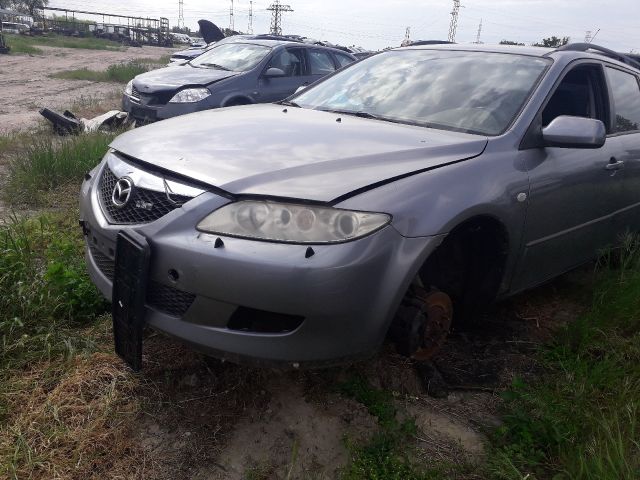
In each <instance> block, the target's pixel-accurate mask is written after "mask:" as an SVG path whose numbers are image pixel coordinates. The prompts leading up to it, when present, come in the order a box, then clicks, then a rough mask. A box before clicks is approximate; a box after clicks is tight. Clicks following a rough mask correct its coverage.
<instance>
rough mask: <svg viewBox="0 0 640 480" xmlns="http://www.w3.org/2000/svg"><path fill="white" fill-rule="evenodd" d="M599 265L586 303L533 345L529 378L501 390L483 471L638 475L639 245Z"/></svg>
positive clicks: (588, 478)
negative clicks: (536, 362)
mask: <svg viewBox="0 0 640 480" xmlns="http://www.w3.org/2000/svg"><path fill="white" fill-rule="evenodd" d="M613 258H614V256H607V258H606V259H605V261H604V262H601V264H600V265H599V268H598V271H597V273H596V275H597V283H596V285H597V286H596V289H595V294H594V302H593V306H592V308H591V310H590V312H588V313H587V314H586V315H584V316H583V317H582V318H580V319H578V320H577V321H575V322H574V323H572V324H570V325H568V326H567V327H566V328H565V329H564V331H562V332H560V333H559V334H558V338H557V340H556V341H555V342H554V343H553V344H551V345H550V346H548V347H547V348H546V349H545V350H544V351H543V352H541V356H542V361H543V364H544V365H545V367H546V372H545V374H544V376H543V377H542V378H541V379H540V380H539V381H538V382H537V383H534V384H524V383H522V382H520V381H516V382H514V384H513V386H512V388H511V389H510V390H509V391H508V392H506V394H505V400H506V410H505V413H504V420H505V425H504V426H503V427H501V428H500V429H499V430H498V431H497V432H496V436H495V439H494V441H495V445H496V448H495V451H494V453H493V455H492V457H491V459H490V461H489V470H490V474H491V475H492V476H493V477H494V478H500V479H521V478H523V477H525V476H526V475H529V478H531V479H533V478H550V477H553V478H554V479H557V480H561V479H578V480H596V479H598V480H609V479H611V480H614V479H615V480H624V479H629V480H631V479H636V478H640V249H639V248H638V241H637V238H635V239H634V238H632V237H630V238H628V239H627V240H626V241H625V242H624V246H623V248H622V250H621V251H620V252H617V254H616V255H615V261H614V260H613Z"/></svg>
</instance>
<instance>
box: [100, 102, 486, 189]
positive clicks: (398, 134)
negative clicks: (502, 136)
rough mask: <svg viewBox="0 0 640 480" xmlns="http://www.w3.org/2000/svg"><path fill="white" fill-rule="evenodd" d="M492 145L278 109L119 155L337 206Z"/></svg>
mask: <svg viewBox="0 0 640 480" xmlns="http://www.w3.org/2000/svg"><path fill="white" fill-rule="evenodd" d="M486 145H487V138H485V137H481V136H477V135H469V134H464V133H455V132H447V131H443V130H434V129H428V128H423V127H415V126H408V125H400V124H394V123H389V122H384V121H379V120H370V119H363V118H358V117H354V116H346V115H337V114H333V113H327V112H321V111H317V110H308V109H301V108H293V107H288V108H285V107H283V106H278V105H250V106H245V107H233V108H225V109H218V110H216V111H205V112H198V113H194V114H190V115H184V116H181V117H176V118H173V119H170V120H164V121H162V122H158V123H154V124H151V125H148V126H146V127H142V128H138V129H135V130H132V131H130V132H127V133H125V134H123V135H121V136H119V137H118V138H116V139H115V140H114V141H113V142H112V144H111V147H112V148H114V149H115V150H116V151H118V152H121V153H123V154H125V155H127V156H130V157H132V158H135V159H137V160H139V161H142V162H145V163H148V164H152V165H155V166H157V167H159V168H161V169H164V170H168V171H172V172H175V173H177V174H180V175H183V176H186V177H189V178H192V179H194V180H198V181H199V182H204V183H206V184H209V185H211V186H213V187H217V188H220V189H222V190H225V191H227V192H229V193H232V194H243V195H249V194H255V195H267V196H277V197H287V198H298V199H307V200H314V201H319V202H330V201H332V200H334V199H337V198H338V197H343V196H345V195H348V194H349V193H351V192H354V191H356V190H361V189H364V188H367V187H370V186H372V185H375V184H379V183H381V182H386V181H389V180H392V179H394V178H398V177H402V176H406V175H410V174H413V173H417V172H421V171H425V170H429V169H432V168H435V167H438V166H441V165H445V164H448V163H454V162H458V161H461V160H465V159H470V158H473V157H475V156H478V155H480V154H481V153H482V152H483V150H484V148H485V147H486Z"/></svg>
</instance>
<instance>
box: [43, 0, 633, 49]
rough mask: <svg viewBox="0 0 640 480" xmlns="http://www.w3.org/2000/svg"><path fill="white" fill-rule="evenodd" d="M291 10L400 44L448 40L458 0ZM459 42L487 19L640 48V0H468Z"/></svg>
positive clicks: (189, 14) (330, 28) (298, 24)
mask: <svg viewBox="0 0 640 480" xmlns="http://www.w3.org/2000/svg"><path fill="white" fill-rule="evenodd" d="M270 3H271V2H270V1H269V0H255V1H254V2H253V11H254V19H253V29H254V32H255V33H265V32H268V31H269V22H270V20H271V12H268V11H267V10H266V8H267V7H268V6H269V4H270ZM282 3H286V4H289V5H291V7H292V8H293V9H294V12H292V13H286V14H284V16H283V22H282V27H283V33H290V34H298V35H305V36H308V37H312V38H317V39H321V40H329V41H332V42H334V43H340V44H344V45H354V44H355V45H361V46H363V47H366V48H370V49H381V48H385V47H388V46H398V45H399V44H400V42H402V40H403V38H404V35H405V29H406V28H407V27H411V38H412V39H413V40H419V39H422V40H429V39H446V38H447V35H448V32H449V23H450V21H451V15H450V14H451V10H452V7H453V2H452V1H450V0H396V1H387V2H374V1H371V0H322V1H319V0H282ZM461 3H462V8H461V9H460V16H459V20H458V30H457V35H456V41H457V42H459V43H469V42H474V41H475V40H476V35H477V32H478V25H479V24H480V20H481V19H482V33H481V37H480V39H481V41H482V42H484V43H497V42H499V41H500V40H503V39H506V40H512V41H518V42H522V43H526V44H530V43H533V42H536V41H539V40H541V39H542V38H544V37H549V36H551V35H556V36H570V37H571V39H572V41H583V40H584V37H585V33H586V31H587V30H590V31H591V32H592V35H593V34H595V33H596V32H597V31H598V29H599V30H600V31H599V33H598V34H597V36H596V38H595V42H594V43H598V44H600V45H603V46H607V47H610V48H614V49H617V50H621V51H625V52H629V51H632V50H633V51H635V52H640V0H610V1H609V2H606V3H605V2H604V1H597V0H553V1H549V0H491V1H489V0H462V2H461ZM230 4H231V2H230V0H217V1H213V0H209V1H206V0H184V17H185V23H186V25H187V26H189V27H191V28H192V29H197V23H196V22H197V21H198V20H199V19H200V18H207V19H209V20H211V21H213V22H214V23H216V24H218V25H219V26H220V27H227V26H229V9H230ZM50 6H52V7H66V8H75V9H78V10H90V11H101V12H102V11H106V12H113V13H121V14H125V15H141V16H149V17H160V16H163V17H168V18H169V20H170V22H171V25H176V24H177V20H178V0H50ZM234 12H235V15H234V18H235V29H236V30H242V31H245V30H246V29H247V23H248V12H249V0H234Z"/></svg>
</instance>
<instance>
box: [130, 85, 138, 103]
mask: <svg viewBox="0 0 640 480" xmlns="http://www.w3.org/2000/svg"><path fill="white" fill-rule="evenodd" d="M131 98H133V99H134V100H137V101H140V92H139V91H138V89H137V88H136V87H133V86H132V87H131Z"/></svg>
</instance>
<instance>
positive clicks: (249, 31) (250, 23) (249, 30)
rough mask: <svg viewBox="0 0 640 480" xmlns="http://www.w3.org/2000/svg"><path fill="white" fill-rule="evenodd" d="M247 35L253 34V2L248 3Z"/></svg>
mask: <svg viewBox="0 0 640 480" xmlns="http://www.w3.org/2000/svg"><path fill="white" fill-rule="evenodd" d="M247 33H249V34H252V33H253V2H252V1H251V2H249V25H248V26H247Z"/></svg>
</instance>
